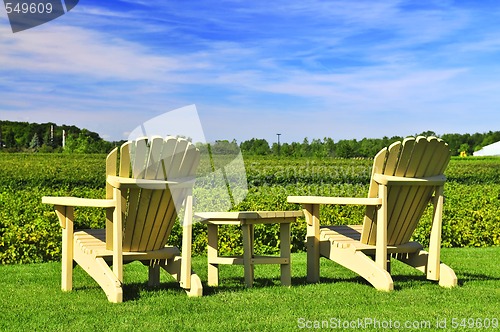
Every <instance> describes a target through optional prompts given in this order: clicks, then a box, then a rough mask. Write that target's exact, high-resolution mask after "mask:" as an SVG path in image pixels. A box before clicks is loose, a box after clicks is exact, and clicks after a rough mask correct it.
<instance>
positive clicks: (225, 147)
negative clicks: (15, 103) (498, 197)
mask: <svg viewBox="0 0 500 332" xmlns="http://www.w3.org/2000/svg"><path fill="white" fill-rule="evenodd" d="M63 134H65V137H64V148H63ZM418 135H423V136H436V137H440V138H441V139H443V140H444V141H445V142H447V143H448V145H449V146H450V149H451V152H452V155H454V156H457V155H460V154H462V155H472V154H473V152H474V151H477V150H479V149H481V148H482V147H484V146H486V145H489V144H492V143H495V142H498V141H500V131H489V132H487V133H475V134H457V133H454V134H444V135H437V134H436V133H435V132H433V131H425V132H422V133H420V134H418ZM415 136H416V135H415ZM403 139H404V137H401V136H393V137H390V138H389V137H383V138H363V139H361V140H356V139H343V140H339V141H337V142H334V140H333V139H332V138H329V137H325V138H323V139H312V140H311V141H309V139H308V138H304V140H303V141H302V142H301V143H299V142H292V143H281V144H278V143H277V142H273V143H271V144H269V142H268V141H266V140H265V139H260V138H252V139H250V140H247V141H244V142H241V143H240V144H238V142H237V141H236V140H234V139H233V140H232V141H229V140H219V141H216V142H214V143H212V144H211V145H210V149H211V152H213V153H217V154H224V153H232V154H234V153H238V152H239V151H240V150H241V152H242V153H243V154H244V155H258V156H267V155H269V156H270V155H274V156H283V157H315V158H328V157H337V158H372V157H373V156H374V155H375V154H376V153H377V152H378V151H380V149H382V148H384V147H386V146H389V145H390V144H391V143H393V142H395V141H400V140H403ZM122 142H123V141H120V142H108V141H106V140H104V139H102V138H101V137H100V136H99V134H97V133H95V132H92V131H89V130H87V129H80V128H78V127H76V126H68V125H62V126H59V125H56V124H55V123H51V122H48V123H42V124H38V123H28V122H15V121H0V150H3V151H9V152H19V151H22V152H70V153H107V152H109V151H110V150H111V149H112V148H113V147H115V146H119V145H120V144H121V143H122Z"/></svg>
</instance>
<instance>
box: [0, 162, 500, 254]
mask: <svg viewBox="0 0 500 332" xmlns="http://www.w3.org/2000/svg"><path fill="white" fill-rule="evenodd" d="M104 158H105V156H103V155H79V156H75V155H57V154H45V155H44V154H0V262H1V263H4V264H8V263H31V262H42V261H50V260H59V259H60V254H61V252H60V250H61V249H60V247H61V232H60V228H59V223H58V220H57V218H56V216H55V214H54V212H53V209H52V207H51V206H48V205H43V204H41V197H42V196H44V195H56V196H67V195H68V196H79V197H89V198H102V197H104V181H105V179H104ZM245 165H246V171H247V179H248V183H249V187H248V193H247V196H246V198H245V199H244V200H243V201H242V202H241V203H239V204H238V205H237V206H236V207H235V208H234V209H235V210H296V209H300V206H298V205H295V204H289V203H287V202H286V198H287V196H288V195H327V196H351V197H364V196H365V195H366V192H367V190H368V181H369V176H370V172H371V167H370V165H371V161H370V160H363V159H362V160H342V159H328V160H310V159H297V158H296V159H278V158H275V159H273V158H269V157H266V158H259V157H249V158H246V159H245ZM499 169H500V159H498V158H496V159H495V158H490V159H488V158H465V159H453V160H452V161H451V163H450V166H449V167H448V169H447V172H446V175H447V177H448V179H449V181H448V182H447V184H446V186H445V196H446V201H445V210H444V216H443V221H444V224H443V246H447V247H465V246H492V245H500V216H499V215H498V211H500V172H499ZM196 196H197V197H198V208H199V209H203V208H204V206H210V207H211V209H214V208H215V209H217V208H218V206H219V205H218V204H221V205H220V206H223V202H219V201H220V198H219V197H218V196H216V195H214V194H213V191H212V192H211V191H210V190H207V189H204V188H199V189H197V192H196ZM203 199H205V201H203ZM320 217H321V220H322V223H324V224H351V223H360V222H361V221H362V218H363V208H362V207H340V206H325V207H323V208H322V209H321V212H320ZM430 223H431V209H428V211H426V214H425V215H424V217H423V219H422V220H421V223H420V224H419V227H418V228H417V230H416V232H415V234H414V239H415V240H418V241H420V242H422V243H423V244H424V245H426V244H427V243H428V237H429V232H430ZM75 224H76V228H89V227H90V228H97V227H103V226H104V211H103V210H99V209H92V208H77V209H76V219H75ZM305 233H306V225H305V221H304V219H303V218H299V220H298V221H297V223H294V224H293V225H292V239H291V242H292V250H293V251H303V250H305V246H304V239H305ZM220 238H221V241H220V247H221V251H222V252H223V253H229V252H231V253H241V247H242V238H241V232H239V231H238V230H236V229H235V228H234V227H227V228H226V229H225V230H224V231H223V232H221V234H220ZM180 239H181V230H180V227H179V226H177V227H176V228H175V229H174V231H173V233H172V237H171V243H172V244H174V245H179V244H180ZM255 239H256V252H257V253H262V254H265V253H275V252H276V251H277V248H278V245H279V236H278V228H277V227H276V226H258V227H256V229H255ZM193 243H194V252H195V253H196V254H201V253H204V252H205V250H206V243H207V237H206V228H205V227H204V226H203V225H201V224H195V227H194V236H193Z"/></svg>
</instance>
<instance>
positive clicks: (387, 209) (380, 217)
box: [288, 136, 457, 291]
mask: <svg viewBox="0 0 500 332" xmlns="http://www.w3.org/2000/svg"><path fill="white" fill-rule="evenodd" d="M449 160H450V150H449V148H448V145H447V144H446V143H445V142H443V141H442V140H440V139H437V138H435V137H429V138H425V137H422V136H419V137H417V138H416V139H415V138H407V139H405V140H404V141H403V142H396V143H394V144H392V145H391V146H390V147H389V148H384V149H382V150H381V151H380V152H379V153H378V154H377V155H376V156H375V159H374V163H373V169H372V178H371V182H370V188H369V192H368V198H344V197H318V196H289V197H288V202H290V203H301V204H302V205H303V208H304V212H305V216H306V221H307V254H308V272H307V278H308V281H310V282H318V281H319V258H320V256H324V257H326V258H328V259H330V260H332V261H334V262H337V263H339V264H340V265H343V266H344V267H346V268H348V269H350V270H352V271H354V272H356V273H358V274H359V275H360V276H362V277H363V278H365V279H366V280H367V281H368V282H370V283H371V284H372V285H373V286H374V287H375V288H377V289H379V290H385V291H390V290H392V289H393V280H392V278H391V275H390V274H389V271H388V262H390V257H391V256H392V257H393V258H396V259H398V260H400V261H402V262H404V263H406V264H408V265H410V266H413V267H415V268H416V269H418V270H420V271H422V272H424V273H425V274H426V275H427V279H429V280H439V284H440V285H441V286H443V287H453V286H456V285H457V277H456V276H455V273H454V272H453V270H452V269H451V268H450V267H448V266H446V265H445V264H443V263H441V262H440V246H441V228H442V212H443V187H444V183H445V180H446V178H445V176H444V175H443V172H444V170H445V168H446V166H447V165H448V162H449ZM429 203H432V204H433V206H434V211H433V220H432V230H431V235H430V244H429V251H428V252H427V251H424V250H423V248H422V245H421V244H419V243H417V242H410V238H411V236H412V234H413V232H414V230H415V228H416V227H417V223H418V221H419V219H420V218H421V216H422V214H423V213H424V210H425V208H426V207H427V206H428V205H429ZM322 204H339V205H349V204H352V205H366V212H365V217H364V221H363V224H362V225H353V226H330V227H325V226H320V220H319V208H320V205H322ZM372 258H374V259H372Z"/></svg>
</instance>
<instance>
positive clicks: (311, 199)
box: [287, 196, 382, 205]
mask: <svg viewBox="0 0 500 332" xmlns="http://www.w3.org/2000/svg"><path fill="white" fill-rule="evenodd" d="M287 201H288V203H300V204H336V205H381V204H382V199H381V198H362V197H325V196H288V199H287Z"/></svg>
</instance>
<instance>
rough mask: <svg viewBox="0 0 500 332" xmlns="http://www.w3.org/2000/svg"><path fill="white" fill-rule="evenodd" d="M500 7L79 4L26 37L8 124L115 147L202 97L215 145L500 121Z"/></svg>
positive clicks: (21, 39)
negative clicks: (52, 126)
mask: <svg viewBox="0 0 500 332" xmlns="http://www.w3.org/2000/svg"><path fill="white" fill-rule="evenodd" d="M499 22H500V2H498V1H480V2H479V1H447V0H441V1H427V0H422V1H416V0H415V1H398V0H378V1H371V0H369V1H361V0H340V1H333V0H332V1H319V0H307V1H290V0H276V1H263V0H252V1H249V0H244V1H240V0H222V1H198V0H190V1H180V0H169V1H160V2H159V3H157V2H155V1H145V0H126V1H112V0H110V1H95V0H80V2H79V3H78V5H77V6H76V7H75V8H74V9H73V10H71V11H70V12H68V13H67V14H66V15H64V16H62V17H60V18H58V19H56V20H54V21H51V22H48V23H46V24H43V25H41V26H38V27H35V28H33V29H29V30H25V31H22V32H18V33H15V34H13V33H12V31H11V29H10V26H9V22H8V19H7V14H6V12H5V9H4V8H3V7H1V6H0V119H2V120H12V121H29V122H49V121H50V122H55V123H58V124H74V125H77V126H79V127H83V128H87V129H89V130H92V131H96V132H98V133H99V134H100V135H101V137H103V138H105V139H108V140H119V139H125V138H126V137H127V135H128V133H129V132H130V131H132V130H133V129H134V128H136V127H137V126H139V125H140V124H141V123H143V122H145V121H147V120H149V119H151V118H153V117H156V116H158V115H161V114H163V113H165V112H168V111H170V110H173V109H176V108H180V107H183V106H186V105H191V104H195V105H196V107H197V110H198V113H199V115H200V118H201V123H202V126H203V128H204V131H205V136H206V137H207V139H209V140H215V139H229V140H232V139H236V140H237V141H238V142H242V141H244V140H247V139H250V138H253V137H255V138H264V139H266V140H268V142H270V143H272V142H275V141H276V134H277V133H281V134H282V135H281V141H282V142H292V141H302V140H303V139H304V137H307V138H308V139H309V140H312V139H314V138H319V139H322V138H324V137H331V138H333V139H334V140H335V141H337V140H339V139H351V138H357V139H361V138H363V137H374V138H380V137H383V136H389V137H391V136H394V135H399V136H406V135H412V134H417V133H420V132H423V131H426V130H432V131H435V132H436V133H437V134H445V133H474V132H487V131H489V130H493V131H496V130H500V128H499V127H500V112H499V110H498V109H499V106H500V24H499Z"/></svg>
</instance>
